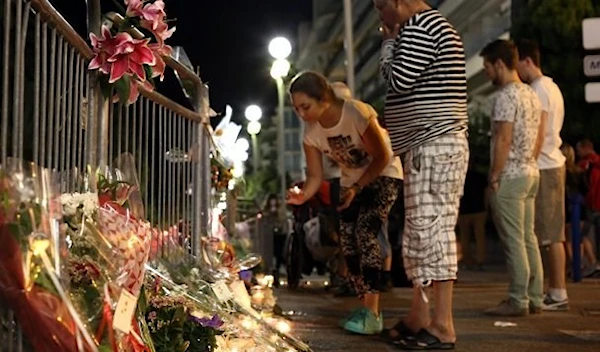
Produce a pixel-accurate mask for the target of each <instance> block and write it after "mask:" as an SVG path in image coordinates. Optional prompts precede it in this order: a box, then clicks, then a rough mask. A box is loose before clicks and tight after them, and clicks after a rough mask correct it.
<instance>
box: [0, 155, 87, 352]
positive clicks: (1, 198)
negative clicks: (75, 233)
mask: <svg viewBox="0 0 600 352" xmlns="http://www.w3.org/2000/svg"><path fill="white" fill-rule="evenodd" d="M53 189H54V184H53V177H52V174H51V172H50V171H49V170H45V169H42V168H39V167H37V166H36V165H33V164H26V163H24V162H22V161H18V160H17V161H16V162H15V161H11V163H10V165H5V168H0V243H2V245H1V246H0V302H2V304H3V305H6V307H10V308H12V309H13V310H14V312H15V315H16V318H17V320H18V321H19V324H20V326H21V328H22V330H23V333H24V334H25V336H26V337H27V340H28V342H29V344H30V345H31V347H32V348H33V349H34V350H35V351H41V352H44V351H67V352H70V351H73V352H75V351H96V345H95V344H94V342H93V339H92V337H91V336H90V334H89V333H88V332H87V330H86V329H85V326H84V323H83V322H82V321H81V319H80V318H79V316H78V314H77V312H76V310H75V308H74V306H73V304H72V302H71V300H70V298H69V296H68V295H67V293H66V290H65V287H64V286H63V284H62V283H61V281H60V280H59V273H60V270H61V267H62V266H61V264H60V261H59V258H60V253H59V252H60V250H61V249H62V248H61V247H62V246H61V245H60V243H61V236H60V234H59V232H58V231H56V230H55V229H56V228H57V226H55V225H56V224H57V221H59V220H60V218H61V212H60V206H58V201H57V194H56V192H53V191H52V190H53Z"/></svg>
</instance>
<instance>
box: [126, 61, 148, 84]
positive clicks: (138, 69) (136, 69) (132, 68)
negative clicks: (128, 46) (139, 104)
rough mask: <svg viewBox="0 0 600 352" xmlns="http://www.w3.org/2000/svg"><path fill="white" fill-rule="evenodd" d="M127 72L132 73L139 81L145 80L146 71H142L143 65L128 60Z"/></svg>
mask: <svg viewBox="0 0 600 352" xmlns="http://www.w3.org/2000/svg"><path fill="white" fill-rule="evenodd" d="M129 72H132V73H134V74H135V75H136V76H138V78H139V79H140V80H141V81H145V80H146V71H144V66H143V65H140V64H138V63H136V62H133V61H131V60H130V61H129Z"/></svg>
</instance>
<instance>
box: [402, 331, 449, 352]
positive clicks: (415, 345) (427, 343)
mask: <svg viewBox="0 0 600 352" xmlns="http://www.w3.org/2000/svg"><path fill="white" fill-rule="evenodd" d="M398 347H399V348H400V349H402V350H411V351H426V350H453V349H454V348H455V347H456V343H454V342H442V341H440V339H438V338H437V337H436V336H434V335H432V334H431V333H430V332H429V331H427V330H425V329H421V330H420V331H419V332H418V333H417V334H416V335H415V336H414V338H412V339H404V340H402V341H400V342H399V343H398Z"/></svg>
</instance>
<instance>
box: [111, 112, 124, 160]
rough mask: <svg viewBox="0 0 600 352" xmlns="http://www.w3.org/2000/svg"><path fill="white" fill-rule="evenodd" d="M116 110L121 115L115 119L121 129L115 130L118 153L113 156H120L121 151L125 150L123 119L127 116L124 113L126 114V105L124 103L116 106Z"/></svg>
mask: <svg viewBox="0 0 600 352" xmlns="http://www.w3.org/2000/svg"><path fill="white" fill-rule="evenodd" d="M115 110H116V111H117V114H116V115H118V116H119V117H118V118H116V119H115V121H116V123H117V127H118V128H119V129H118V130H116V131H115V132H116V133H117V154H116V155H113V158H115V157H116V158H118V157H119V155H121V153H122V152H123V119H124V118H125V117H124V116H123V115H125V112H124V110H125V107H123V106H122V105H117V106H116V107H115Z"/></svg>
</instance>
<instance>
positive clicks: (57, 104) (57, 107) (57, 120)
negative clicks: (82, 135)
mask: <svg viewBox="0 0 600 352" xmlns="http://www.w3.org/2000/svg"><path fill="white" fill-rule="evenodd" d="M63 48H64V45H63V39H62V37H60V36H59V37H58V54H57V61H58V64H57V68H56V70H57V72H56V87H57V89H56V90H55V91H54V92H55V95H54V143H53V144H52V150H54V157H53V159H52V161H53V166H52V168H53V169H54V168H56V169H58V168H59V159H58V158H59V155H58V152H59V148H57V147H56V146H58V145H59V143H60V140H59V138H60V125H61V116H62V115H61V114H62V111H61V107H62V101H61V97H62V92H61V90H62V89H64V88H65V86H64V84H63V79H62V78H63V60H62V57H63Z"/></svg>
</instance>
